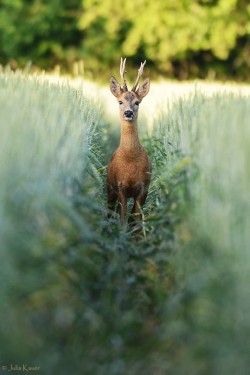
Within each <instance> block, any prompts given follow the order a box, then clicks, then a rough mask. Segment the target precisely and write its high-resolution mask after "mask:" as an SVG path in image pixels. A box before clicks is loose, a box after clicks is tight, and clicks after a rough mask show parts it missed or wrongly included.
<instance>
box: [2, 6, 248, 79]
mask: <svg viewBox="0 0 250 375" xmlns="http://www.w3.org/2000/svg"><path fill="white" fill-rule="evenodd" d="M121 56H126V57H128V58H129V59H130V63H131V64H132V65H136V66H137V65H138V63H139V62H140V61H141V60H142V59H147V61H148V63H147V66H148V67H150V68H153V69H151V71H153V72H155V74H157V75H164V76H168V77H176V78H182V79H186V78H190V77H200V78H204V77H210V78H228V77H229V78H234V79H239V80H245V79H248V77H249V71H250V69H249V68H250V4H249V1H248V0H178V1H175V0H168V1H162V0H137V1H134V0H126V1H123V2H122V1H120V0H117V1H113V0H105V1H103V0H82V1H78V0H64V1H61V0H53V1H49V0H1V2H0V63H1V64H7V63H10V64H12V66H13V67H15V66H23V65H25V64H26V63H27V61H32V63H33V64H34V65H36V66H38V67H41V68H46V69H49V68H53V67H54V66H55V65H57V64H59V65H60V66H62V67H63V68H64V69H65V70H70V69H71V66H72V64H73V63H74V62H76V61H80V60H83V61H84V69H85V72H87V73H91V74H92V75H94V76H95V77H98V75H99V76H101V75H102V74H103V72H105V71H111V70H113V69H114V68H115V67H117V64H118V63H119V59H120V57H121Z"/></svg>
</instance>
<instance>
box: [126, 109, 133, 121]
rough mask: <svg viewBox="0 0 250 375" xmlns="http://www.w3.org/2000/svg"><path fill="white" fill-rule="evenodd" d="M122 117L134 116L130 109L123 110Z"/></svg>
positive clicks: (130, 117)
mask: <svg viewBox="0 0 250 375" xmlns="http://www.w3.org/2000/svg"><path fill="white" fill-rule="evenodd" d="M124 117H126V118H129V119H132V118H133V117H134V113H133V111H131V110H129V109H128V110H127V111H124Z"/></svg>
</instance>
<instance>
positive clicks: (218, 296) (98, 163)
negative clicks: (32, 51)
mask: <svg viewBox="0 0 250 375" xmlns="http://www.w3.org/2000/svg"><path fill="white" fill-rule="evenodd" d="M0 82H1V84H0V108H1V116H0V121H1V122H0V132H1V137H0V181H1V184H0V267H1V272H0V277H1V280H0V288H1V306H2V308H1V310H0V346H1V350H0V355H1V358H0V359H1V366H7V369H10V368H11V367H10V366H11V364H12V365H15V364H17V365H18V366H22V364H28V365H29V366H37V367H40V370H39V371H36V372H35V371H33V372H32V373H41V374H46V375H47V374H56V373H60V374H86V375H93V374H95V375H162V374H164V375H165V374H174V375H179V374H180V375H182V374H190V375H202V374H204V375H211V374H213V375H228V374H232V375H235V374H237V375H246V374H247V373H248V371H249V368H250V358H249V352H250V341H249V337H250V317H249V308H250V306H249V305H250V298H249V297H250V296H249V281H250V280H249V278H250V272H249V268H250V259H249V251H248V250H249V224H250V223H249V220H250V206H249V183H250V173H249V163H250V153H249V150H250V145H249V140H250V136H249V118H250V110H249V98H247V97H243V96H241V95H240V94H238V95H237V96H235V95H232V94H227V93H221V94H216V95H212V96H211V97H210V98H209V97H207V96H206V95H205V94H202V93H199V92H198V91H196V92H193V93H191V94H190V95H189V96H188V97H187V98H186V99H185V100H183V99H180V100H178V101H177V102H176V103H174V104H173V105H172V106H166V107H165V108H166V110H165V111H163V110H159V116H158V119H157V121H156V124H158V126H156V125H155V127H154V129H153V134H152V136H151V137H150V138H149V137H146V138H145V139H144V144H145V147H147V149H148V152H149V153H150V155H151V158H152V161H153V165H154V178H153V181H152V185H151V191H150V195H149V197H148V200H147V205H146V207H145V215H146V221H145V231H146V234H147V236H146V237H144V238H142V239H140V240H138V241H135V240H134V238H133V233H131V232H129V231H128V232H124V231H122V230H121V229H120V227H119V224H118V222H117V221H116V220H115V219H114V220H113V221H110V222H107V221H106V218H105V207H106V203H105V189H104V182H105V170H106V169H105V165H106V155H107V154H108V152H109V150H110V143H109V139H110V133H109V132H112V130H111V129H110V128H109V127H108V126H107V125H106V124H105V123H104V122H103V120H102V116H100V109H99V107H98V106H97V104H96V103H95V102H94V101H93V100H90V99H89V97H87V96H86V95H83V94H82V93H81V92H80V91H76V90H74V89H72V88H70V87H68V86H67V85H59V84H58V85H52V84H49V83H47V82H41V81H40V80H38V79H37V78H32V77H25V76H22V75H20V74H15V75H13V74H1V75H0ZM167 108H168V110H167ZM16 372H17V373H21V372H22V371H19V372H18V370H16Z"/></svg>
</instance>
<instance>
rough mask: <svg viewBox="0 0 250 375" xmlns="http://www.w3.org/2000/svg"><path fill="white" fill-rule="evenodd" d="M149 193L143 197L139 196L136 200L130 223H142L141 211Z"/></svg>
mask: <svg viewBox="0 0 250 375" xmlns="http://www.w3.org/2000/svg"><path fill="white" fill-rule="evenodd" d="M147 195H148V193H147V192H146V193H144V194H142V195H139V196H138V197H136V198H135V200H134V205H133V208H132V212H131V216H130V218H129V223H133V222H136V221H142V213H141V209H142V206H143V205H144V203H145V201H146V198H147Z"/></svg>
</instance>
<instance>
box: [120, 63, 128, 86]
mask: <svg viewBox="0 0 250 375" xmlns="http://www.w3.org/2000/svg"><path fill="white" fill-rule="evenodd" d="M125 64H126V58H125V59H124V60H123V59H122V57H121V64H120V75H121V79H122V82H123V90H124V91H128V86H127V83H126V80H125V77H124V76H125V73H127V72H126V70H125Z"/></svg>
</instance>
